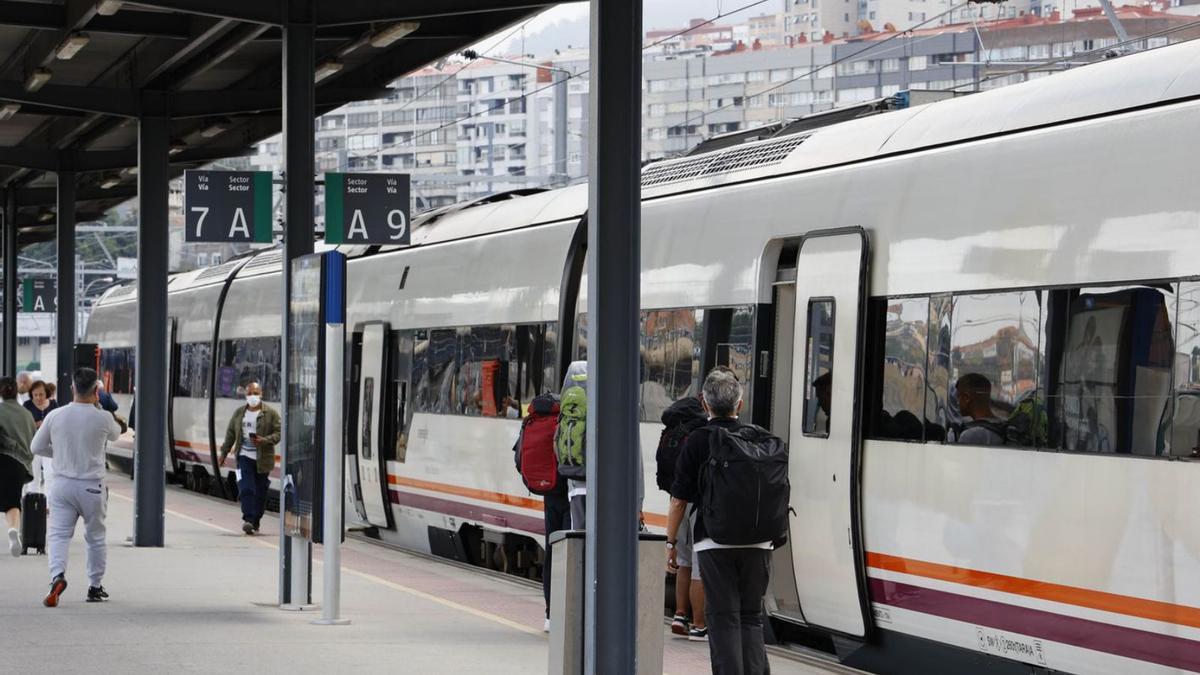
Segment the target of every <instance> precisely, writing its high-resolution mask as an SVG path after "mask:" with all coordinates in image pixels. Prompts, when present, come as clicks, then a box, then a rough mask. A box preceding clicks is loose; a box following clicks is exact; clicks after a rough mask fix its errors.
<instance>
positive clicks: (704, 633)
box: [688, 626, 708, 642]
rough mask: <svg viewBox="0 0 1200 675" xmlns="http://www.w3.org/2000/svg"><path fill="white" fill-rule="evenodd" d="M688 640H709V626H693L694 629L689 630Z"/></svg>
mask: <svg viewBox="0 0 1200 675" xmlns="http://www.w3.org/2000/svg"><path fill="white" fill-rule="evenodd" d="M688 640H691V641H692V642H708V626H705V627H704V628H696V627H695V626H692V629H691V630H689V631H688Z"/></svg>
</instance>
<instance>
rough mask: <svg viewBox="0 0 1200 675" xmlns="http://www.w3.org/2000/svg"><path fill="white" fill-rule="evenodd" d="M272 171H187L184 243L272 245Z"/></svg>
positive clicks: (184, 182)
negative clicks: (207, 242)
mask: <svg viewBox="0 0 1200 675" xmlns="http://www.w3.org/2000/svg"><path fill="white" fill-rule="evenodd" d="M272 211H273V209H272V207H271V172H270V171H185V172H184V174H183V215H184V223H185V227H184V236H183V240H184V241H213V242H253V243H258V244H269V243H271V239H272V237H271V230H272V223H271V215H272Z"/></svg>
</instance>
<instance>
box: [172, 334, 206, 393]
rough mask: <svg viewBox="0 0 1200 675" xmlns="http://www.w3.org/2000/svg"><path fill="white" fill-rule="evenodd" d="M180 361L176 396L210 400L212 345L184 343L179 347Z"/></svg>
mask: <svg viewBox="0 0 1200 675" xmlns="http://www.w3.org/2000/svg"><path fill="white" fill-rule="evenodd" d="M178 359H179V380H178V381H177V382H176V383H175V395H176V396H182V397H185V398H208V391H209V374H210V372H211V368H212V344H211V343H209V342H184V343H182V344H180V345H179V356H178Z"/></svg>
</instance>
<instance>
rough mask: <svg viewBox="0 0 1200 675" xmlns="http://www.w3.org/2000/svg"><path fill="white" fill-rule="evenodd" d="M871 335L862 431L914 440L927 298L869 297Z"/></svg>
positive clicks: (918, 428)
mask: <svg viewBox="0 0 1200 675" xmlns="http://www.w3.org/2000/svg"><path fill="white" fill-rule="evenodd" d="M871 304H872V306H871V311H870V314H871V321H872V326H873V330H872V332H873V333H874V335H875V348H874V349H875V352H874V354H873V355H872V357H871V358H872V361H873V362H874V363H876V364H878V365H879V366H880V368H879V370H875V371H874V372H872V373H869V377H870V378H871V379H872V382H873V387H872V394H869V395H868V399H867V400H868V401H869V406H868V411H869V416H868V430H867V435H868V436H870V437H872V438H886V439H892V440H905V441H920V440H922V439H923V438H924V431H923V429H922V424H921V417H922V414H923V412H922V411H923V410H924V409H925V400H926V386H925V362H926V338H927V336H928V334H929V323H928V322H929V316H930V314H929V312H930V302H929V299H928V298H904V299H884V298H877V299H874V300H872V303H871Z"/></svg>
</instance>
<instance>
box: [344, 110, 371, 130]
mask: <svg viewBox="0 0 1200 675" xmlns="http://www.w3.org/2000/svg"><path fill="white" fill-rule="evenodd" d="M378 123H379V113H377V112H356V113H350V114H349V115H347V116H346V126H347V127H349V128H351V129H361V128H363V127H373V126H375V125H376V124H378Z"/></svg>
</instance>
